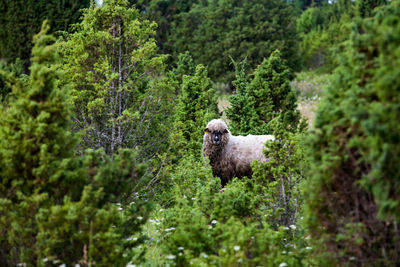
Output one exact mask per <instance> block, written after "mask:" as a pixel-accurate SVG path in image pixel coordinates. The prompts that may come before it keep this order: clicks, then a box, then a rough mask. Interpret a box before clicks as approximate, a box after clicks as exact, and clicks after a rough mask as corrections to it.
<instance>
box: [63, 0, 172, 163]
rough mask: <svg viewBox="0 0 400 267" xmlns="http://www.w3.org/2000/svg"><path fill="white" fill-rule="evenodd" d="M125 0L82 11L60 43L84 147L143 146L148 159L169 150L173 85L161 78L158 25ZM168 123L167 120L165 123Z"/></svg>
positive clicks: (109, 149)
mask: <svg viewBox="0 0 400 267" xmlns="http://www.w3.org/2000/svg"><path fill="white" fill-rule="evenodd" d="M127 6H128V1H126V0H109V1H105V2H104V3H103V5H102V6H101V7H98V6H92V7H91V8H89V9H86V10H85V11H84V16H83V20H82V22H81V23H80V24H78V25H76V31H75V32H74V33H73V34H70V35H68V36H67V37H66V40H65V42H62V43H61V46H62V49H63V55H64V60H65V71H66V73H67V78H68V81H70V82H71V83H72V84H73V88H74V90H73V94H74V96H75V113H76V116H75V125H74V126H75V129H76V130H84V135H83V140H82V143H81V145H82V147H83V148H95V149H97V148H104V150H105V151H106V153H108V154H113V153H114V152H116V151H117V150H118V148H121V147H125V148H131V149H137V150H139V152H140V153H139V157H140V158H142V160H149V159H151V158H152V157H154V155H155V154H157V153H159V152H160V151H163V150H165V149H166V145H167V144H168V141H167V140H168V135H169V132H170V125H168V121H169V118H170V117H172V116H170V115H171V112H172V103H173V102H172V101H171V98H172V97H173V93H175V92H174V90H172V89H173V86H169V85H168V81H166V80H165V79H164V80H162V77H160V73H161V71H162V69H163V67H164V65H163V58H164V57H162V56H159V55H157V54H156V44H155V40H154V38H153V35H154V29H155V26H156V25H155V23H152V22H149V21H146V20H140V19H139V14H138V11H137V10H136V9H134V8H128V7H127ZM161 122H164V123H161Z"/></svg>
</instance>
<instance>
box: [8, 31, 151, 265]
mask: <svg viewBox="0 0 400 267" xmlns="http://www.w3.org/2000/svg"><path fill="white" fill-rule="evenodd" d="M47 31H48V26H47V25H46V24H44V26H43V30H42V31H41V32H40V33H39V34H38V35H36V36H35V38H34V43H35V46H34V48H33V51H32V55H33V57H32V59H31V60H32V66H31V70H30V77H29V83H28V84H24V83H22V82H21V81H20V80H15V83H14V84H13V86H12V87H13V97H11V98H10V99H9V102H8V103H7V105H1V106H0V178H1V180H0V181H1V182H0V215H1V217H0V254H1V257H0V265H2V266H17V265H19V264H24V265H29V266H33V265H35V266H43V265H47V264H57V263H58V264H62V263H64V264H67V265H75V264H78V263H79V264H89V265H90V264H93V263H94V262H96V264H99V265H110V264H113V265H117V266H125V265H126V264H127V263H128V261H129V260H130V259H131V257H132V255H131V254H130V252H131V248H132V247H133V246H135V245H137V244H138V243H140V242H143V240H142V241H138V242H133V241H130V240H127V239H128V237H130V236H132V234H134V233H135V232H137V231H139V229H140V226H141V225H142V224H143V223H144V222H145V221H146V218H147V216H148V213H149V205H148V204H147V203H146V202H145V201H142V200H140V199H138V200H135V202H131V201H132V197H131V196H132V192H133V188H134V186H137V185H138V183H139V181H140V180H141V179H142V178H143V170H144V168H143V166H141V165H137V164H136V163H135V161H134V160H133V156H132V152H130V151H121V152H120V155H119V156H116V157H115V159H114V161H111V159H110V158H107V156H105V155H104V154H103V155H101V154H99V153H97V152H90V154H89V155H87V156H85V157H77V156H75V149H76V145H77V138H76V137H75V136H74V135H73V134H72V133H71V131H70V128H71V108H72V102H71V97H70V95H69V89H68V87H67V86H62V84H63V83H62V79H63V78H62V77H63V75H62V72H61V71H60V65H59V57H58V55H57V53H56V46H55V45H53V44H52V43H53V42H54V38H53V37H52V36H49V35H46V32H47ZM110 181H112V182H110ZM115 181H118V184H117V185H116V184H115V183H114V182H115ZM103 186H104V188H103ZM121 187H122V188H121ZM121 196H122V198H121ZM117 201H118V202H120V203H121V204H120V205H121V207H120V208H119V207H118V206H117V205H116V202H117ZM114 227H115V228H114ZM47 262H48V263H47Z"/></svg>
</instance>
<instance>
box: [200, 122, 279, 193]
mask: <svg viewBox="0 0 400 267" xmlns="http://www.w3.org/2000/svg"><path fill="white" fill-rule="evenodd" d="M274 140H275V138H274V136H273V135H247V136H233V135H232V134H231V133H230V131H229V130H228V126H227V125H226V123H225V122H224V121H223V120H222V119H214V120H211V121H210V122H209V123H208V124H207V127H206V128H205V129H204V136H203V156H206V157H207V158H208V159H209V160H210V165H211V168H212V172H213V175H214V176H218V177H219V178H220V179H221V185H222V186H225V185H226V184H227V183H228V181H229V180H231V179H232V178H233V177H238V178H241V177H244V176H247V177H249V178H250V177H251V175H252V170H251V166H250V164H251V162H253V161H254V160H258V161H262V162H265V161H267V159H266V158H265V156H264V154H263V149H264V148H265V147H264V145H265V143H266V142H267V141H274Z"/></svg>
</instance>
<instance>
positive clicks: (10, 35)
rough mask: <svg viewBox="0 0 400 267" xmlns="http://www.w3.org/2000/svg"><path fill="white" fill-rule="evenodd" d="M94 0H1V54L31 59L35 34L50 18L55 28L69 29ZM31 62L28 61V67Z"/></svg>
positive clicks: (1, 56) (4, 56) (10, 59)
mask: <svg viewBox="0 0 400 267" xmlns="http://www.w3.org/2000/svg"><path fill="white" fill-rule="evenodd" d="M89 3H90V0H63V1H60V0H52V1H48V0H39V1H38V0H2V1H1V4H0V25H1V27H0V58H5V59H7V60H8V61H9V62H13V61H14V60H15V59H17V58H20V59H21V60H23V61H24V64H27V63H28V60H29V58H30V51H31V49H32V46H33V44H32V37H33V35H34V34H36V33H37V32H39V30H40V27H41V25H42V22H43V21H44V20H45V19H47V20H48V21H49V24H50V26H51V29H52V31H53V32H57V31H60V30H64V31H65V30H68V29H69V26H70V24H72V23H76V22H77V21H78V18H79V17H80V15H81V13H80V9H82V8H85V7H88V6H89ZM26 66H27V65H25V67H26Z"/></svg>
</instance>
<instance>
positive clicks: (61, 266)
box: [58, 263, 67, 267]
mask: <svg viewBox="0 0 400 267" xmlns="http://www.w3.org/2000/svg"><path fill="white" fill-rule="evenodd" d="M66 266H67V265H65V263H63V264H60V265H59V266H58V267H66Z"/></svg>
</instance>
